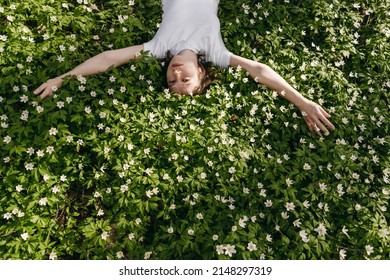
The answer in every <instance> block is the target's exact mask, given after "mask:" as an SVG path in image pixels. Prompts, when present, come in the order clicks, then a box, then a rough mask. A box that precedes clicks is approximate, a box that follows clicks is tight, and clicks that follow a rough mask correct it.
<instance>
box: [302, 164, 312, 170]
mask: <svg viewBox="0 0 390 280" xmlns="http://www.w3.org/2000/svg"><path fill="white" fill-rule="evenodd" d="M310 169H311V165H310V164H308V163H305V164H304V165H303V170H310Z"/></svg>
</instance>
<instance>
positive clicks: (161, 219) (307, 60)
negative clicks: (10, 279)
mask: <svg viewBox="0 0 390 280" xmlns="http://www.w3.org/2000/svg"><path fill="white" fill-rule="evenodd" d="M134 2H135V4H134V5H133V4H132V1H124V0H115V1H114V0H112V1H96V2H95V4H91V3H89V1H81V0H79V1H45V0H37V1H19V2H18V3H16V2H13V1H1V2H0V79H1V83H0V122H1V126H0V142H1V150H0V189H1V197H0V214H1V216H0V252H1V254H0V255H1V258H2V259H48V258H50V259H56V258H59V259H107V258H108V259H115V258H126V259H144V258H146V259H147V258H152V259H230V258H232V259H259V258H260V259H263V258H265V259H339V258H347V259H365V258H367V259H389V257H390V251H389V248H390V246H389V212H388V207H389V206H388V200H389V192H390V188H389V182H390V154H389V142H390V137H389V133H390V128H389V120H390V113H389V109H390V103H389V101H390V100H389V88H390V80H389V77H388V73H389V61H388V57H389V56H390V44H389V36H390V33H389V30H390V23H389V12H388V11H389V10H390V2H389V1H388V0H386V1H383V0H381V1H379V0H366V1H338V0H331V1H330V0H326V1H325V0H318V1H293V0H290V1H282V0H279V1H276V0H274V1H248V0H246V1H245V0H242V1H221V4H220V12H219V15H220V18H221V24H222V25H221V26H222V35H223V37H224V38H226V39H227V40H226V45H227V47H228V48H229V49H230V50H231V51H232V52H234V53H237V54H239V55H242V56H245V57H248V58H251V59H255V60H258V61H262V62H264V63H267V64H269V65H270V66H272V67H273V68H274V69H275V70H276V71H277V72H279V73H280V74H281V75H282V76H284V77H286V79H287V80H288V81H289V82H290V83H291V84H293V85H294V86H295V87H296V88H297V89H298V90H299V91H300V92H301V93H302V94H304V95H305V96H307V97H309V98H311V99H312V100H314V101H316V102H318V103H320V104H322V105H323V106H324V107H325V108H326V109H327V110H328V111H329V112H330V113H331V114H332V122H333V123H334V124H335V125H336V127H337V130H336V131H335V132H332V134H331V135H330V136H327V137H326V138H324V139H319V138H318V137H316V136H314V135H312V134H310V133H309V132H308V130H307V129H306V127H305V124H304V122H303V121H302V119H301V117H300V116H299V112H298V111H297V110H296V109H295V108H294V107H293V106H291V105H290V104H288V102H286V101H285V100H282V99H279V98H277V97H276V96H275V94H274V93H273V92H272V91H270V90H267V89H264V88H263V87H261V86H258V85H257V84H256V83H255V82H254V81H251V80H248V76H247V74H246V73H244V72H242V71H241V70H240V69H226V70H222V71H221V76H222V77H223V78H222V79H221V80H222V81H221V82H218V83H215V84H213V85H212V87H211V88H210V90H209V92H208V93H207V94H205V95H203V96H196V97H178V96H175V95H173V94H171V93H169V92H168V91H167V90H164V88H163V86H162V79H161V76H162V75H163V74H162V72H161V65H160V64H159V62H157V61H156V60H155V59H152V58H147V56H146V55H145V56H144V57H143V58H141V59H140V60H138V61H136V62H134V63H131V64H129V65H126V66H123V67H121V68H119V69H112V70H110V71H109V72H107V73H105V74H102V75H100V76H98V77H87V78H86V80H85V81H84V80H83V79H76V78H71V79H68V80H66V81H65V82H64V84H63V86H62V87H61V89H60V90H58V91H57V92H56V95H55V96H54V97H52V98H49V99H47V100H45V101H43V102H42V101H40V100H39V98H37V97H36V96H34V94H33V93H32V91H33V90H34V89H35V88H36V87H37V86H39V85H40V84H41V83H42V82H44V81H45V80H46V79H48V78H51V77H54V76H56V75H58V74H61V73H64V72H65V71H67V70H69V69H72V68H73V67H75V66H76V65H77V64H79V63H81V62H82V61H84V60H85V59H86V58H88V57H91V56H93V55H95V54H97V53H99V52H101V51H103V50H106V49H116V48H122V47H126V46H129V45H133V44H139V43H142V42H145V41H148V40H149V39H151V38H152V36H153V34H154V32H155V31H156V29H157V24H158V22H160V20H161V7H160V5H159V2H160V1H157V0H154V1H152V0H146V1H134ZM355 2H356V3H355ZM233 246H234V247H233Z"/></svg>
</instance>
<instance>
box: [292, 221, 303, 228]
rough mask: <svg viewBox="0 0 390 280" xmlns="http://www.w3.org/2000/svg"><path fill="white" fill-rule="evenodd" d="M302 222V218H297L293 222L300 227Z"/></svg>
mask: <svg viewBox="0 0 390 280" xmlns="http://www.w3.org/2000/svg"><path fill="white" fill-rule="evenodd" d="M301 224H302V223H301V221H300V219H297V220H295V221H294V222H293V225H294V227H300V226H301Z"/></svg>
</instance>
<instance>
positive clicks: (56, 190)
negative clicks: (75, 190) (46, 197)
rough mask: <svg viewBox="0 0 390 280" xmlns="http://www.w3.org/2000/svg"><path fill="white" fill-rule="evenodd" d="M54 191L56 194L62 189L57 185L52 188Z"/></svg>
mask: <svg viewBox="0 0 390 280" xmlns="http://www.w3.org/2000/svg"><path fill="white" fill-rule="evenodd" d="M51 191H52V193H54V194H56V193H59V192H60V189H59V188H58V187H57V186H54V187H52V188H51Z"/></svg>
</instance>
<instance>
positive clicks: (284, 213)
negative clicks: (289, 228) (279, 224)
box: [281, 212, 290, 220]
mask: <svg viewBox="0 0 390 280" xmlns="http://www.w3.org/2000/svg"><path fill="white" fill-rule="evenodd" d="M281 215H282V218H283V219H285V220H286V219H288V217H290V216H289V215H288V213H287V212H282V214H281Z"/></svg>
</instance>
